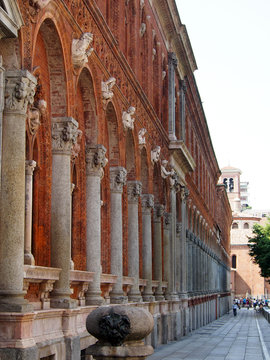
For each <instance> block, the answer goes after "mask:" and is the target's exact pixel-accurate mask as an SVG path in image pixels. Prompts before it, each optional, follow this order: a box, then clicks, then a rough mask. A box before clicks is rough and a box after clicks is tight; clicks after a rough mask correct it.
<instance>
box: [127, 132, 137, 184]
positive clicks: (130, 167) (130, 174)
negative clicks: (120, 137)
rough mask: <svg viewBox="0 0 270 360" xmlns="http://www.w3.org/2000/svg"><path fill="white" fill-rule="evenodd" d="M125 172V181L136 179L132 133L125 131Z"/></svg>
mask: <svg viewBox="0 0 270 360" xmlns="http://www.w3.org/2000/svg"><path fill="white" fill-rule="evenodd" d="M126 170H127V180H135V179H136V165H135V151H134V139H133V136H132V131H131V130H130V129H128V130H127V134H126Z"/></svg>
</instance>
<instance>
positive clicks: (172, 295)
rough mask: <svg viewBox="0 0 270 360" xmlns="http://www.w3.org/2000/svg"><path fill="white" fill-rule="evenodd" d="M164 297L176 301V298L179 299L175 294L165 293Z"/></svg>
mask: <svg viewBox="0 0 270 360" xmlns="http://www.w3.org/2000/svg"><path fill="white" fill-rule="evenodd" d="M165 299H166V300H171V301H176V300H179V296H178V295H177V294H166V295H165Z"/></svg>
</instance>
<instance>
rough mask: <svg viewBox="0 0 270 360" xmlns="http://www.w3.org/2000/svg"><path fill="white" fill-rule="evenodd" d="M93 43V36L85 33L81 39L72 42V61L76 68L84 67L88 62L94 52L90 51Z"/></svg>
mask: <svg viewBox="0 0 270 360" xmlns="http://www.w3.org/2000/svg"><path fill="white" fill-rule="evenodd" d="M92 41H93V34H91V33H88V32H87V33H84V34H82V35H81V37H80V39H73V41H72V61H73V65H74V67H75V68H78V67H83V66H84V65H85V64H86V63H87V62H88V57H89V56H90V54H91V53H92V51H93V50H94V49H93V48H90V49H88V47H89V46H90V44H91V43H92Z"/></svg>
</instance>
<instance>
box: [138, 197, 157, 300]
mask: <svg viewBox="0 0 270 360" xmlns="http://www.w3.org/2000/svg"><path fill="white" fill-rule="evenodd" d="M141 199H142V247H143V249H142V257H143V259H142V261H143V278H144V279H146V280H147V284H146V287H145V289H144V292H143V300H144V301H154V300H155V297H154V296H153V289H152V222H151V212H152V208H153V206H154V195H151V194H143V195H142V197H141Z"/></svg>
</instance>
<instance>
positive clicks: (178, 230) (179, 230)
mask: <svg viewBox="0 0 270 360" xmlns="http://www.w3.org/2000/svg"><path fill="white" fill-rule="evenodd" d="M181 232H182V223H181V222H177V223H176V234H177V235H178V236H179V235H180V234H181Z"/></svg>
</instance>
